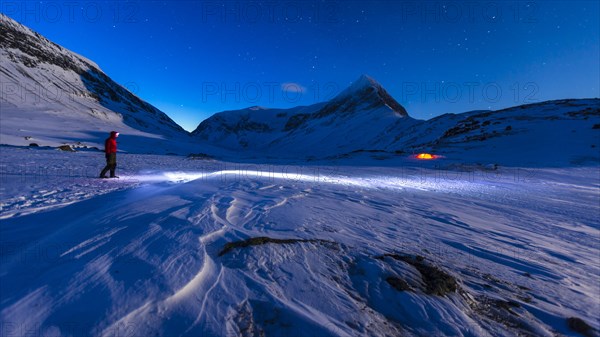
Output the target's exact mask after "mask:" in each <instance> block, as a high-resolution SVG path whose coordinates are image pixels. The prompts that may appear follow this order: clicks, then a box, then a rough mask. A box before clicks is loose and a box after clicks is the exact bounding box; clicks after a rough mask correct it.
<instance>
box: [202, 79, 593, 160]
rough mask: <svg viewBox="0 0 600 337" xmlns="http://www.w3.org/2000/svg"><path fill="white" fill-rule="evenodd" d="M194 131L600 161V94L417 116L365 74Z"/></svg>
mask: <svg viewBox="0 0 600 337" xmlns="http://www.w3.org/2000/svg"><path fill="white" fill-rule="evenodd" d="M192 134H193V135H194V136H196V137H198V138H199V139H200V140H201V141H203V142H204V143H205V144H207V145H209V146H217V147H222V148H225V149H228V150H233V151H234V152H235V154H234V155H235V156H236V157H237V158H246V159H252V158H265V157H266V158H278V159H300V160H302V159H308V160H312V159H317V160H318V159H341V158H343V159H347V158H356V159H357V160H365V159H373V158H375V159H380V160H382V159H398V158H407V157H408V156H411V155H412V154H414V153H417V152H433V153H435V154H438V155H441V156H443V157H444V158H445V159H446V160H448V161H456V162H469V163H477V162H479V163H497V164H500V165H525V166H548V165H550V166H564V165H567V166H568V165H573V164H575V165H577V164H590V163H592V164H598V163H599V162H600V155H599V152H598V149H599V148H600V100H599V99H597V98H595V99H565V100H556V101H547V102H540V103H536V104H528V105H520V106H516V107H512V108H508V109H503V110H498V111H488V110H477V111H470V112H465V113H461V114H444V115H442V116H439V117H436V118H433V119H430V120H417V119H414V118H411V117H410V116H409V115H408V113H407V112H406V110H405V109H404V108H403V107H402V106H401V105H400V104H399V103H398V102H396V101H395V100H394V99H393V98H392V97H391V96H390V95H389V94H388V93H387V92H386V91H385V89H384V88H383V87H382V86H381V84H379V83H377V82H376V81H375V80H374V79H372V78H370V77H369V76H366V75H363V76H361V77H360V78H359V79H358V80H357V81H355V82H354V83H353V84H352V85H351V86H350V87H349V88H347V89H346V90H344V91H343V92H342V93H340V94H339V95H338V96H336V97H335V98H334V99H332V100H331V101H329V102H325V103H319V104H315V105H311V106H306V107H297V108H293V109H267V108H259V107H253V108H248V109H243V110H236V111H224V112H221V113H218V114H215V115H214V116H212V117H211V118H209V119H207V120H205V121H203V122H202V123H201V124H200V125H199V126H198V128H197V129H196V130H194V132H193V133H192Z"/></svg>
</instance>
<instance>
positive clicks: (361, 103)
mask: <svg viewBox="0 0 600 337" xmlns="http://www.w3.org/2000/svg"><path fill="white" fill-rule="evenodd" d="M415 122H416V121H415V120H414V119H412V118H410V117H409V116H408V114H407V112H406V110H405V109H404V108H403V107H402V106H401V105H400V104H399V103H398V102H396V101H395V100H394V99H393V98H392V97H391V96H390V95H389V94H388V93H387V91H385V89H384V88H383V87H382V86H381V85H380V84H379V83H377V82H376V81H375V80H373V79H372V78H370V77H368V76H366V75H362V76H361V77H360V78H359V79H358V80H357V81H355V82H354V83H353V84H352V85H351V86H350V87H349V88H347V89H346V90H344V91H343V92H342V93H340V94H339V95H337V96H336V97H335V98H333V99H332V100H331V101H329V102H324V103H319V104H314V105H311V106H306V107H296V108H292V109H265V108H249V109H244V110H236V111H225V112H221V113H218V114H215V115H213V116H212V117H211V118H208V119H207V120H205V121H203V122H202V123H201V124H200V125H199V126H198V128H197V129H196V130H194V132H192V134H193V135H195V136H196V137H198V138H200V139H202V140H204V141H205V142H206V143H207V144H212V145H215V146H223V147H225V148H227V149H230V150H234V151H237V154H236V155H239V156H242V157H246V158H248V157H274V158H280V159H306V158H323V157H327V156H333V155H337V154H340V153H346V152H352V151H355V150H360V149H362V148H363V147H365V146H368V144H369V142H370V141H371V140H372V139H373V138H374V137H376V136H381V135H382V134H386V133H387V132H388V129H389V127H390V126H392V125H395V126H397V127H400V126H401V127H408V126H410V125H413V124H414V123H415Z"/></svg>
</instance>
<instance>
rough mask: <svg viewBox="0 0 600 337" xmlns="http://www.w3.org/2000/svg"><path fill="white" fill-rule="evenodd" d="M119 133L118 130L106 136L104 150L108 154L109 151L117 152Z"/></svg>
mask: <svg viewBox="0 0 600 337" xmlns="http://www.w3.org/2000/svg"><path fill="white" fill-rule="evenodd" d="M118 135H119V133H118V132H116V131H111V132H110V137H108V138H106V141H105V142H104V152H105V153H106V154H109V153H117V136H118Z"/></svg>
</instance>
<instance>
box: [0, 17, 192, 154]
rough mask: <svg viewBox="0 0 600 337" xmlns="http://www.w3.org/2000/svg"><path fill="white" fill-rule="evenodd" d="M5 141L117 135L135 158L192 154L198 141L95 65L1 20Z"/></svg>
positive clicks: (96, 140) (1, 135)
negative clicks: (191, 147) (143, 154)
mask: <svg viewBox="0 0 600 337" xmlns="http://www.w3.org/2000/svg"><path fill="white" fill-rule="evenodd" d="M0 73H1V76H2V90H1V93H2V94H1V97H0V108H1V110H2V123H1V124H2V125H1V127H0V143H1V144H10V145H30V144H32V143H35V144H37V145H39V146H58V145H61V144H71V145H86V146H96V147H102V144H103V140H104V139H105V138H106V136H107V134H108V132H109V131H111V130H117V131H119V132H120V133H121V137H122V138H121V140H122V141H121V146H120V149H122V150H125V151H129V152H154V153H168V152H176V153H178V152H179V153H189V152H190V151H188V150H187V149H186V148H188V147H189V145H188V144H189V143H190V141H191V140H192V138H191V137H190V136H189V134H188V133H187V132H186V131H185V130H183V129H182V128H181V127H180V126H179V125H177V123H175V122H174V121H173V120H172V119H171V118H169V117H168V116H167V115H166V114H165V113H163V112H162V111H160V110H158V109H157V108H155V107H154V106H152V105H150V104H148V103H147V102H145V101H143V100H141V99H140V98H139V97H137V96H136V95H134V94H133V93H131V92H130V91H129V90H127V89H126V88H124V87H123V86H121V85H119V84H118V83H116V82H115V81H113V80H112V79H111V78H110V77H108V76H107V75H106V74H105V73H104V72H102V70H100V68H99V67H98V66H97V65H96V64H95V63H94V62H92V61H90V60H88V59H86V58H84V57H82V56H80V55H78V54H76V53H74V52H71V51H69V50H67V49H65V48H63V47H61V46H59V45H57V44H55V43H53V42H51V41H50V40H48V39H46V38H45V37H43V36H41V35H40V34H38V33H36V32H34V31H32V30H31V29H29V28H27V27H25V26H23V25H21V24H19V23H17V22H16V21H14V20H12V19H11V18H9V17H7V16H6V15H4V14H0Z"/></svg>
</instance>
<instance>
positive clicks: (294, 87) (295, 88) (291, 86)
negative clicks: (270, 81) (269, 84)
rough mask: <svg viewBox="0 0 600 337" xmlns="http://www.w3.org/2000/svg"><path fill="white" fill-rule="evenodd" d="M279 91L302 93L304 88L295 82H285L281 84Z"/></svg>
mask: <svg viewBox="0 0 600 337" xmlns="http://www.w3.org/2000/svg"><path fill="white" fill-rule="evenodd" d="M281 90H283V91H286V92H297V93H304V92H306V88H305V87H303V86H302V85H300V84H298V83H295V82H286V83H282V84H281Z"/></svg>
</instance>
